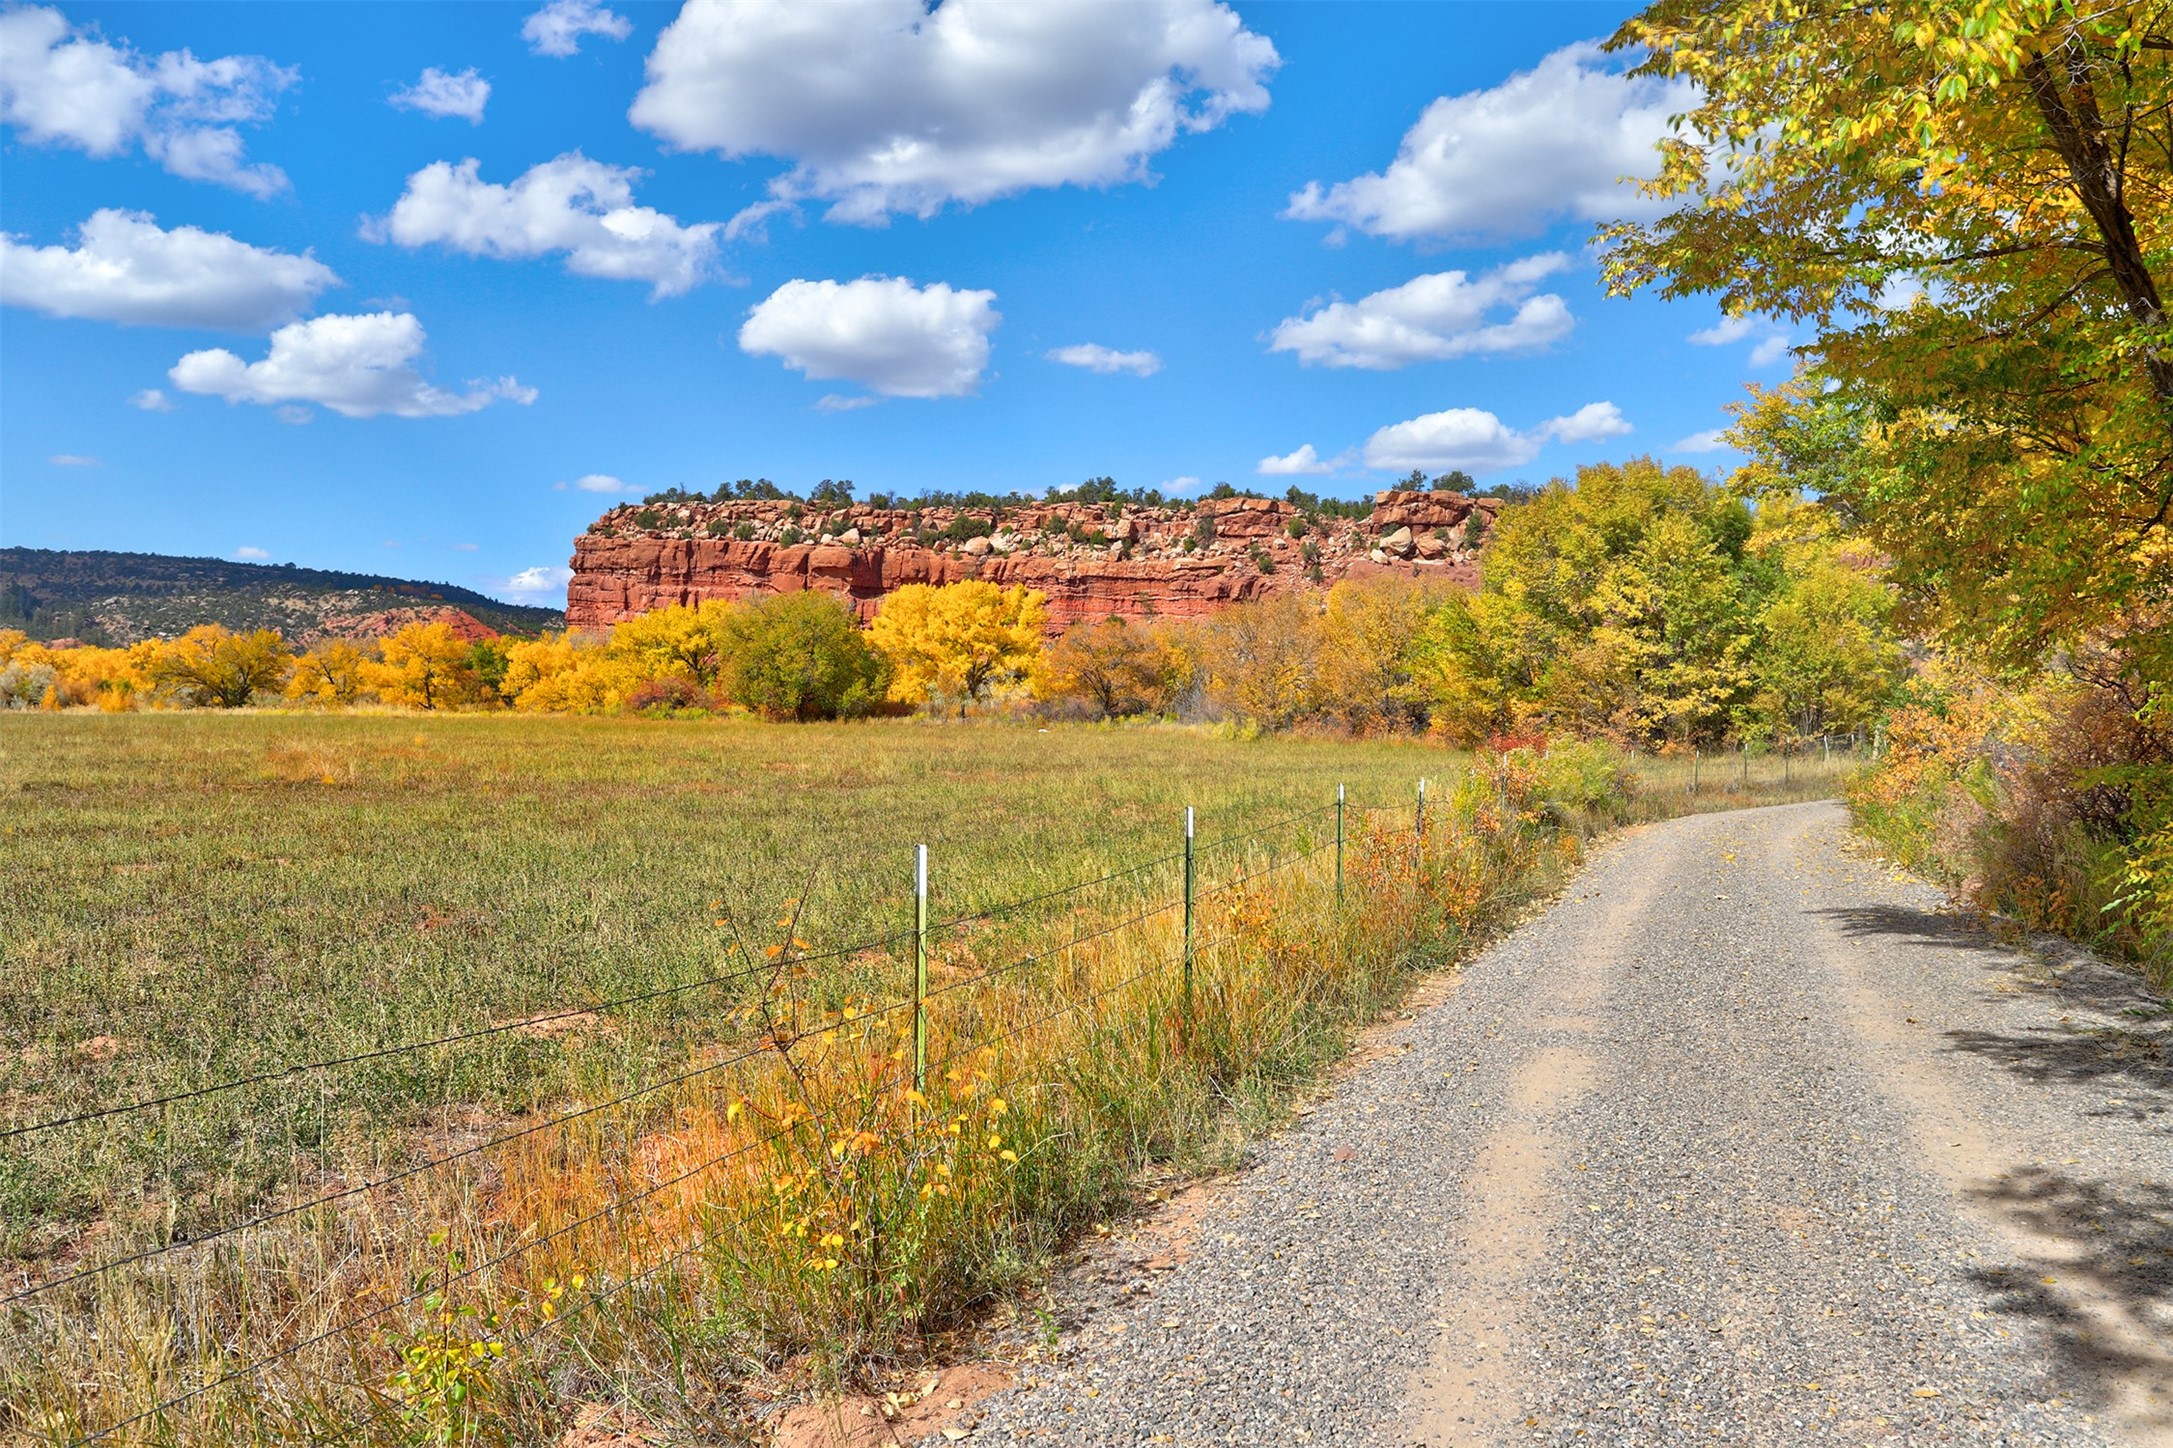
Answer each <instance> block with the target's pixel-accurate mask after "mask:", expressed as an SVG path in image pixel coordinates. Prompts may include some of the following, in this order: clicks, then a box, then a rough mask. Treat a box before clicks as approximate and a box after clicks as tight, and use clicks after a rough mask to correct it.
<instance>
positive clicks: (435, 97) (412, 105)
mask: <svg viewBox="0 0 2173 1448" xmlns="http://www.w3.org/2000/svg"><path fill="white" fill-rule="evenodd" d="M392 103H393V104H394V105H396V106H398V107H400V108H401V109H402V110H408V111H421V112H422V113H423V114H424V115H426V116H437V117H439V118H441V119H442V118H444V117H446V116H458V117H460V119H462V120H464V121H466V122H468V123H469V124H470V125H476V126H480V125H482V124H483V107H484V106H486V105H488V104H490V82H489V81H487V80H485V79H483V77H482V76H480V75H478V74H477V73H476V70H475V67H474V66H472V65H471V66H469V67H468V68H467V69H466V70H464V71H462V72H461V73H460V74H458V75H448V74H446V73H445V72H444V71H442V70H439V69H438V68H437V67H436V66H434V65H432V66H426V67H424V69H423V74H422V79H420V80H418V81H416V82H415V84H413V85H411V86H404V87H402V88H401V89H399V90H396V91H394V92H393V93H392Z"/></svg>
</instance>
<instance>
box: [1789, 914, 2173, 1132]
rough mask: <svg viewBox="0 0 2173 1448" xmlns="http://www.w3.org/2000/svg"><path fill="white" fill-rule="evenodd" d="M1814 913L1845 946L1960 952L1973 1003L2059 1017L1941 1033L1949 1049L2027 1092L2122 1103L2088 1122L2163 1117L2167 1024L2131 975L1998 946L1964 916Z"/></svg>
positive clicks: (2172, 1067)
mask: <svg viewBox="0 0 2173 1448" xmlns="http://www.w3.org/2000/svg"><path fill="white" fill-rule="evenodd" d="M1821 913H1822V914H1823V915H1824V916H1825V917H1826V918H1827V919H1829V920H1831V921H1833V922H1834V923H1835V924H1836V926H1837V927H1838V928H1839V929H1840V931H1841V933H1842V934H1843V935H1845V936H1847V937H1849V938H1850V939H1854V940H1866V939H1872V938H1879V939H1884V940H1889V941H1898V942H1902V943H1906V944H1915V945H1932V946H1938V947H1941V948H1944V949H1947V950H1953V951H1968V952H1970V953H1971V955H1970V960H1971V963H1972V964H1973V965H1975V966H1977V967H1980V968H1981V969H1982V970H1983V975H1982V977H1981V982H1980V983H1981V984H1982V985H1983V987H1984V992H1983V994H1982V996H1981V997H1980V999H1982V1000H1983V1001H1985V1002H1986V1003H1988V1004H1993V1005H1998V1006H2002V1007H2006V1006H2012V1005H2015V1004H2017V1003H2020V1002H2024V1001H2035V1002H2037V1003H2038V1004H2039V1006H2040V1008H2041V1007H2043V1006H2046V1005H2049V1006H2051V1007H2052V1008H2053V1009H2055V1010H2057V1011H2058V1012H2059V1014H2060V1018H2059V1019H2058V1020H2057V1021H2047V1020H2043V1019H2038V1020H2034V1021H2031V1022H2027V1023H2024V1022H2017V1023H2016V1025H2015V1027H2014V1028H2013V1029H2011V1030H1991V1029H1986V1028H1984V1027H1981V1026H1980V1027H1970V1028H1963V1029H1956V1030H1950V1031H1948V1032H1947V1033H1946V1039H1947V1044H1948V1049H1949V1050H1954V1051H1960V1052H1964V1053H1966V1054H1969V1055H1973V1056H1979V1057H1982V1058H1983V1059H1985V1060H1988V1061H1991V1062H1993V1063H1994V1064H1996V1065H1998V1066H2001V1067H2003V1068H2005V1069H2006V1070H2008V1071H2011V1072H2013V1073H2014V1074H2015V1075H2017V1076H2019V1077H2021V1078H2022V1079H2024V1080H2026V1081H2030V1082H2032V1083H2034V1084H2036V1085H2040V1086H2090V1085H2096V1086H2099V1087H2101V1088H2105V1089H2110V1090H2113V1091H2116V1092H2118V1093H2120V1095H2121V1096H2123V1097H2124V1098H2125V1099H2124V1100H2120V1101H2114V1100H2112V1099H2110V1098H2108V1099H2107V1100H2106V1101H2105V1102H2103V1103H2101V1104H2100V1105H2098V1106H2095V1107H2093V1108H2092V1114H2093V1115H2106V1114H2110V1115H2119V1116H2129V1117H2133V1118H2135V1119H2138V1120H2140V1119H2144V1118H2147V1117H2150V1116H2156V1115H2163V1114H2168V1113H2173V1018H2169V1015H2168V1012H2167V1010H2166V1008H2165V1006H2164V1005H2163V1003H2161V1002H2160V1001H2158V1000H2157V998H2156V997H2155V996H2153V995H2152V994H2151V991H2150V989H2149V987H2148V986H2147V985H2146V984H2145V983H2144V982H2143V981H2142V980H2141V979H2140V978H2139V977H2138V976H2136V975H2135V974H2134V973H2133V972H2130V971H2126V970H2122V969H2121V968H2120V967H2118V966H2115V965H2110V964H2107V963H2106V962H2104V961H2102V960H2099V959H2097V958H2096V957H2095V956H2093V955H2091V954H2090V953H2089V952H2088V951H2087V950H2084V949H2083V948H2082V947H2080V946H2078V945H2075V944H2073V943H2072V942H2069V941H2062V940H2058V939H2056V938H2053V937H2047V938H2045V939H2044V940H2042V941H2040V942H2038V947H2039V951H2038V953H2037V954H2032V953H2029V952H2027V951H2025V950H2023V949H2021V948H2019V947H2018V946H2014V945H2009V944H2005V943H2003V942H2002V941H2001V940H2000V939H1999V938H1997V937H1996V936H1995V934H1994V933H1993V932H1992V931H1991V930H1990V929H1989V928H1987V926H1986V925H1985V924H1984V923H1983V922H1982V920H1981V918H1979V917H1974V916H1969V915H1948V914H1942V913H1937V912H1934V911H1929V910H1915V909H1909V908H1907V907H1902V906H1888V905H1877V906H1859V907H1851V908H1846V909H1836V910H1827V911H1823V912H1821Z"/></svg>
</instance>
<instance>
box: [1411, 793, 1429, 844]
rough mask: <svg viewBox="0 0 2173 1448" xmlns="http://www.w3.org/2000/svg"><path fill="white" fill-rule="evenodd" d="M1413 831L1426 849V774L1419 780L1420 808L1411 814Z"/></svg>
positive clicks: (1419, 842)
mask: <svg viewBox="0 0 2173 1448" xmlns="http://www.w3.org/2000/svg"><path fill="white" fill-rule="evenodd" d="M1411 833H1412V834H1414V835H1417V836H1418V844H1419V849H1420V850H1421V851H1424V850H1425V848H1426V780H1425V778H1424V776H1421V777H1420V779H1419V782H1418V810H1417V812H1416V813H1415V814H1413V815H1412V816H1411Z"/></svg>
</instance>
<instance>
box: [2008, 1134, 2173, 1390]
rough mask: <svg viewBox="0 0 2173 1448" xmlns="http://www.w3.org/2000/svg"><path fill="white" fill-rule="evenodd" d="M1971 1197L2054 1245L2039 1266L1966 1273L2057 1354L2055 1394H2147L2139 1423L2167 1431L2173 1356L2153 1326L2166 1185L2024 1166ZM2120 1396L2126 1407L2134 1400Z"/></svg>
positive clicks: (2163, 1266) (2171, 1263)
mask: <svg viewBox="0 0 2173 1448" xmlns="http://www.w3.org/2000/svg"><path fill="white" fill-rule="evenodd" d="M1971 1195H1972V1197H1973V1198H1974V1199H1975V1200H1976V1201H1977V1203H1978V1204H1979V1205H1980V1206H1981V1207H1982V1208H1984V1209H1985V1210H1986V1211H1988V1212H1990V1213H1991V1214H1993V1215H1994V1216H1997V1217H2001V1218H2003V1219H2005V1220H2006V1221H2007V1222H2008V1223H2009V1224H2010V1225H2013V1226H2016V1227H2019V1228H2021V1229H2022V1230H2024V1231H2026V1232H2029V1233H2031V1234H2033V1235H2036V1236H2040V1237H2045V1238H2049V1239H2051V1240H2052V1241H2053V1242H2056V1243H2058V1244H2059V1248H2060V1250H2058V1251H2057V1252H2051V1253H2047V1255H2046V1259H2045V1260H2040V1261H2033V1262H2026V1263H2018V1264H2014V1265H2008V1266H1996V1267H1980V1268H1973V1269H1971V1270H1970V1272H1969V1273H1968V1276H1969V1278H1970V1280H1972V1281H1974V1282H1975V1283H1977V1284H1978V1285H1979V1286H1980V1287H1983V1288H1984V1289H1986V1290H1987V1291H1988V1292H1990V1293H1991V1294H1992V1301H1991V1310H1992V1311H1994V1312H1996V1313H2000V1314H2002V1315H2005V1316H2010V1317H2018V1318H2026V1319H2029V1320H2031V1321H2033V1322H2035V1323H2037V1324H2038V1325H2039V1326H2041V1327H2042V1328H2043V1329H2044V1331H2045V1333H2046V1335H2047V1337H2048V1338H2049V1340H2050V1341H2051V1343H2052V1345H2053V1349H2054V1351H2055V1352H2056V1353H2058V1355H2059V1358H2058V1361H2057V1362H2056V1363H2055V1364H2054V1372H2053V1376H2054V1380H2055V1381H2056V1382H2057V1383H2059V1384H2060V1385H2061V1390H2062V1392H2063V1393H2065V1394H2070V1395H2072V1396H2073V1397H2074V1398H2075V1400H2076V1401H2077V1402H2079V1403H2081V1404H2083V1405H2084V1406H2085V1407H2087V1408H2104V1407H2106V1406H2107V1405H2109V1404H2111V1403H2114V1402H2115V1401H2116V1400H2118V1399H2120V1398H2121V1397H2122V1396H2124V1394H2123V1392H2122V1389H2123V1388H2124V1387H2125V1388H2130V1389H2155V1391H2156V1392H2157V1393H2158V1394H2159V1395H2160V1396H2159V1398H2158V1401H2157V1413H2156V1416H2155V1417H2154V1418H2153V1419H2152V1420H2151V1422H2150V1424H2149V1426H2153V1427H2161V1428H2162V1427H2168V1426H2173V1417H2169V1414H2173V1406H2169V1405H2168V1403H2167V1400H2166V1398H2165V1396H2164V1394H2165V1392H2166V1384H2167V1383H2168V1382H2169V1381H2173V1352H2169V1350H2168V1346H2167V1342H2166V1338H2165V1334H2164V1329H2163V1328H2162V1327H2161V1326H2160V1325H2159V1324H2160V1323H2161V1322H2162V1321H2163V1315H2164V1314H2166V1313H2168V1312H2173V1186H2168V1185H2164V1184H2161V1183H2157V1182H2142V1181H2084V1180H2080V1179H2078V1178H2075V1177H2071V1176H2068V1175H2066V1174H2065V1173H2062V1172H2059V1171H2056V1170H2053V1169H2051V1168H2047V1167H2024V1168H2022V1169H2021V1170H2019V1171H2016V1172H2013V1173H2011V1174H2009V1175H2007V1176H2005V1177H2002V1178H2001V1179H2000V1180H1998V1181H1996V1182H1993V1183H1990V1184H1989V1185H1986V1186H1982V1187H1979V1188H1977V1189H1975V1190H1974V1191H1973V1192H1972V1193H1971ZM2125 1396H2127V1397H2128V1398H2129V1401H2130V1404H2131V1409H2132V1405H2133V1403H2134V1396H2135V1395H2134V1393H2132V1392H2131V1393H2128V1394H2126V1395H2125ZM2128 1426H2129V1427H2131V1428H2133V1427H2140V1426H2144V1425H2141V1424H2135V1423H2132V1422H2131V1423H2130V1424H2129V1425H2128Z"/></svg>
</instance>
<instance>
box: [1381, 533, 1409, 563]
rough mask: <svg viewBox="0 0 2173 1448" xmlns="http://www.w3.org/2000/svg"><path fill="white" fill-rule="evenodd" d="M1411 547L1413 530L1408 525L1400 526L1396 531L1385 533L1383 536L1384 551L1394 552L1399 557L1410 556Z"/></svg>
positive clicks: (1382, 546)
mask: <svg viewBox="0 0 2173 1448" xmlns="http://www.w3.org/2000/svg"><path fill="white" fill-rule="evenodd" d="M1411 548H1412V544H1411V530H1410V529H1409V528H1408V527H1404V528H1398V529H1396V531H1395V532H1393V533H1385V534H1383V535H1382V537H1381V551H1382V552H1383V553H1392V554H1394V555H1395V556H1396V557H1398V558H1409V557H1410V556H1411Z"/></svg>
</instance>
